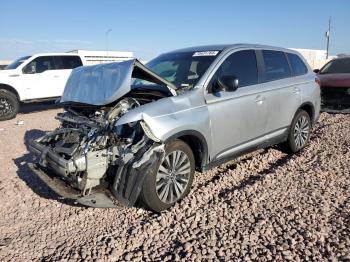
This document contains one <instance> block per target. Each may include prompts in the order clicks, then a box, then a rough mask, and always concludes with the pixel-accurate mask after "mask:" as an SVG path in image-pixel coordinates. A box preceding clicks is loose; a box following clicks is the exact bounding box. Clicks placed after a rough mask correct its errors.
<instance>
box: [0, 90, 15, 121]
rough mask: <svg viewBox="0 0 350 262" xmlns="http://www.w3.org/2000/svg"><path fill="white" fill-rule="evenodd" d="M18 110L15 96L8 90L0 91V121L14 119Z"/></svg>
mask: <svg viewBox="0 0 350 262" xmlns="http://www.w3.org/2000/svg"><path fill="white" fill-rule="evenodd" d="M18 110H19V101H18V99H17V97H16V95H15V94H14V93H12V92H10V91H8V90H4V89H0V121H3V120H9V119H12V118H15V117H16V115H17V113H18Z"/></svg>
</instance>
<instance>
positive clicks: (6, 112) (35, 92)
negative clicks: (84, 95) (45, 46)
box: [0, 53, 84, 120]
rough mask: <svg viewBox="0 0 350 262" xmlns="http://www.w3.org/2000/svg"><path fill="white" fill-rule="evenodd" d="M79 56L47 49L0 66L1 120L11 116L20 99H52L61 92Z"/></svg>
mask: <svg viewBox="0 0 350 262" xmlns="http://www.w3.org/2000/svg"><path fill="white" fill-rule="evenodd" d="M83 64H84V59H83V57H82V56H79V55H76V54H69V53H47V54H36V55H33V56H26V57H22V58H20V59H18V60H16V61H15V62H13V63H12V64H10V65H8V66H7V67H6V68H5V70H0V120H7V119H11V118H14V117H15V116H16V114H17V112H18V110H19V103H20V102H34V101H43V100H54V99H56V98H57V97H60V96H61V95H62V93H63V90H64V87H65V85H66V82H67V79H68V77H69V75H70V73H71V71H72V69H73V68H76V67H78V66H82V65H83Z"/></svg>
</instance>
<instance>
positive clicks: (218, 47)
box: [169, 44, 293, 53]
mask: <svg viewBox="0 0 350 262" xmlns="http://www.w3.org/2000/svg"><path fill="white" fill-rule="evenodd" d="M235 48H259V49H262V48H266V49H273V50H281V51H288V52H291V51H292V52H293V50H290V49H287V48H282V47H276V46H269V45H260V44H223V45H203V46H193V47H188V48H183V49H177V50H174V51H171V52H169V53H185V52H201V51H223V50H226V49H235Z"/></svg>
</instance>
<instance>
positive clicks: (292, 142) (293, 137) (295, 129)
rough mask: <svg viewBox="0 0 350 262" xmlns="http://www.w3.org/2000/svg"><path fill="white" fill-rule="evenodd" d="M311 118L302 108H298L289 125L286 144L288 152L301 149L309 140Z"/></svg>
mask: <svg viewBox="0 0 350 262" xmlns="http://www.w3.org/2000/svg"><path fill="white" fill-rule="evenodd" d="M310 133H311V119H310V116H309V114H308V113H307V112H306V111H304V110H299V111H298V112H297V113H296V114H295V116H294V118H293V121H292V124H291V126H290V130H289V134H288V140H287V142H286V146H287V149H288V151H289V152H291V153H296V152H298V151H300V150H302V149H303V148H304V147H305V146H306V145H307V143H308V142H309V140H310Z"/></svg>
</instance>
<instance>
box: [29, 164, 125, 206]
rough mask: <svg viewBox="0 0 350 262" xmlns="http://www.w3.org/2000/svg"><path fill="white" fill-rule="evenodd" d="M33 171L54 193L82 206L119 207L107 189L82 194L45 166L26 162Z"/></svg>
mask: <svg viewBox="0 0 350 262" xmlns="http://www.w3.org/2000/svg"><path fill="white" fill-rule="evenodd" d="M28 165H29V167H30V169H31V170H32V171H33V173H34V174H35V175H36V176H37V177H39V178H40V180H41V181H43V182H44V183H45V184H46V185H48V186H49V187H50V188H51V189H52V190H53V191H54V192H55V193H56V194H58V195H60V196H62V197H63V198H67V199H72V200H75V201H77V202H78V203H80V204H82V205H84V206H90V207H101V208H111V207H114V208H117V207H121V206H120V205H118V203H117V201H113V200H112V199H113V196H111V195H110V193H109V190H107V189H97V190H95V191H94V193H93V194H90V195H88V196H82V195H81V193H80V191H78V190H75V189H74V188H73V187H71V186H70V185H68V184H67V183H66V182H65V181H63V180H62V179H61V178H60V177H58V176H57V175H56V174H54V173H53V172H52V171H50V170H49V169H47V168H43V167H41V166H40V165H39V164H28Z"/></svg>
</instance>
